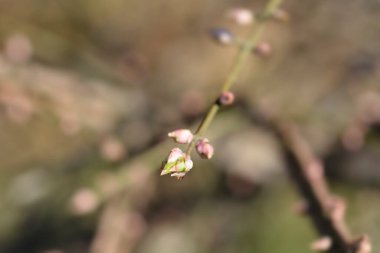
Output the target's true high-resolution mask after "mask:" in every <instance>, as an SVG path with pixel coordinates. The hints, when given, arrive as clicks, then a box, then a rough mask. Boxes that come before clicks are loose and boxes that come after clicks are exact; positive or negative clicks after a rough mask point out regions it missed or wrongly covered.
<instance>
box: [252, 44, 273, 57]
mask: <svg viewBox="0 0 380 253" xmlns="http://www.w3.org/2000/svg"><path fill="white" fill-rule="evenodd" d="M253 52H254V53H255V54H257V55H258V56H262V57H268V56H270V54H271V53H272V47H271V46H270V45H269V43H267V42H261V43H259V44H257V46H256V47H255V48H254V49H253Z"/></svg>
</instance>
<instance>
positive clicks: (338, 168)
mask: <svg viewBox="0 0 380 253" xmlns="http://www.w3.org/2000/svg"><path fill="white" fill-rule="evenodd" d="M264 4H265V1H263V0H238V1H230V0H208V1H204V0H192V1H185V0H155V1H147V0H145V1H143V0H107V1H106V0H65V1H59V0H32V1H31V0H29V1H27V0H17V1H14V0H1V1H0V214H1V215H0V252H3V253H34V252H36V253H83V252H89V253H121V252H123V253H127V252H138V253H151V252H155V253H160V252H165V253H169V252H182V253H187V252H189V253H194V252H199V253H208V252H209V253H211V252H218V253H232V252H240V253H244V252H261V253H266V252H267V253H273V252H292V253H298V252H313V251H312V250H311V249H309V248H310V246H309V245H310V243H311V242H312V241H313V240H314V239H315V238H316V234H315V232H314V230H313V227H312V226H311V224H310V222H309V220H308V219H307V217H302V216H299V215H297V214H296V212H295V208H296V206H297V201H298V200H299V197H298V195H297V193H296V191H295V189H294V187H293V185H292V184H291V182H290V180H289V179H288V176H287V174H286V169H285V166H286V165H285V163H284V160H283V157H282V153H281V150H280V148H279V143H278V141H277V140H276V138H275V137H274V136H273V135H272V134H271V133H270V132H269V131H268V130H267V129H265V128H262V127H260V126H258V125H255V123H254V122H253V121H252V112H253V111H255V109H257V108H259V109H260V110H262V111H263V112H265V113H266V114H268V115H270V116H273V117H276V118H282V119H290V120H293V121H295V122H297V124H299V125H300V127H301V131H302V134H303V135H304V136H305V138H306V139H307V141H308V142H309V143H310V145H311V146H312V148H313V150H314V151H315V152H316V154H317V155H318V156H319V157H321V158H322V159H323V160H324V161H325V164H326V170H327V175H328V180H329V183H330V184H331V187H332V189H333V191H334V192H337V193H338V194H339V195H341V196H342V197H343V198H344V199H346V200H347V202H348V210H347V211H348V217H347V219H348V225H349V227H350V228H351V230H352V231H354V233H355V234H357V235H359V234H362V233H368V234H369V235H370V236H371V238H372V242H373V247H374V249H375V251H376V248H378V247H377V246H380V241H379V240H377V238H380V201H379V199H380V192H379V185H380V170H379V164H380V132H379V129H380V128H379V126H380V125H379V122H380V90H379V88H380V87H379V79H380V46H379V40H380V2H379V1H378V0H368V1H357V0H337V1H311V0H304V1H295V0H285V1H284V4H283V9H284V10H286V11H287V12H288V13H289V15H290V20H289V21H288V22H286V23H280V22H272V23H271V24H269V25H268V26H267V29H266V31H265V34H264V36H263V38H262V41H263V42H268V43H269V44H270V45H271V48H272V50H271V51H272V53H271V55H270V56H268V57H254V56H253V57H252V59H250V60H249V62H248V63H247V66H245V68H244V71H243V73H242V75H241V78H240V81H239V83H237V84H236V85H235V86H234V88H233V89H234V91H235V92H236V93H235V94H236V100H237V103H236V105H235V106H232V107H230V108H228V109H225V110H223V111H222V112H221V113H220V114H219V115H218V116H217V119H216V120H215V121H214V122H213V124H212V126H211V128H210V129H209V131H208V132H207V137H208V138H209V139H210V140H211V142H212V143H213V144H214V145H215V149H216V152H215V156H214V158H213V159H212V160H209V161H201V160H200V159H198V158H195V156H194V158H195V161H194V163H195V166H194V169H193V170H192V171H191V173H190V174H189V175H188V176H186V178H185V179H184V180H182V181H177V180H174V179H173V178H170V177H159V172H158V169H159V167H160V165H161V161H162V160H164V159H165V157H166V155H167V153H168V152H169V150H170V149H171V148H172V147H174V145H175V144H173V143H171V142H169V141H168V140H167V137H166V135H167V132H169V131H171V130H173V129H176V128H180V127H189V126H190V128H191V129H193V130H194V129H195V128H196V123H197V122H198V120H199V119H200V116H201V115H202V113H203V112H204V111H205V110H206V109H207V106H208V105H209V104H210V103H211V102H212V101H214V99H215V97H216V96H217V94H218V89H219V87H220V84H221V83H222V82H223V81H224V79H225V78H226V73H227V72H228V70H229V69H230V67H231V64H232V62H233V59H234V56H235V55H236V53H237V48H235V47H233V46H231V47H228V46H227V47H226V46H220V45H217V44H216V43H214V42H213V41H212V40H210V39H209V37H208V36H207V31H208V30H209V29H210V28H213V27H225V28H228V29H230V30H231V31H232V32H233V33H234V34H235V35H236V36H241V37H244V36H245V35H246V34H247V32H248V31H249V28H247V27H243V26H242V27H240V26H237V25H236V24H234V23H232V22H231V20H229V19H228V18H227V17H226V13H227V12H228V10H229V9H231V8H234V7H245V8H249V9H252V10H253V11H254V12H256V13H257V12H259V11H260V10H261V9H262V7H263V6H264Z"/></svg>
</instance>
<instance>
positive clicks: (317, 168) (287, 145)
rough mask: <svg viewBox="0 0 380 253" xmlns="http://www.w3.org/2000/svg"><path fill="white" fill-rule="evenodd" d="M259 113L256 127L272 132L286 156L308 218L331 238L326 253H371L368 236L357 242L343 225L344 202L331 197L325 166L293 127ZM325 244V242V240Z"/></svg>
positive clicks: (256, 117)
mask: <svg viewBox="0 0 380 253" xmlns="http://www.w3.org/2000/svg"><path fill="white" fill-rule="evenodd" d="M263 115H264V114H262V113H260V112H256V113H253V114H252V113H251V117H252V118H253V119H254V120H255V122H256V123H258V124H259V125H262V126H264V127H266V128H269V129H271V130H272V132H274V133H275V135H276V136H277V137H278V140H279V142H280V144H281V147H282V150H283V151H284V154H285V156H286V161H287V164H288V166H287V168H288V171H289V174H290V176H291V177H292V179H293V181H294V184H295V186H296V188H297V189H298V191H299V192H300V194H301V195H302V196H303V198H304V199H305V205H304V207H305V210H304V211H305V213H306V214H308V215H309V217H310V219H311V220H312V222H313V225H314V227H315V229H316V230H317V232H318V233H319V235H320V236H321V238H328V241H329V243H327V244H325V245H327V246H325V247H324V249H321V248H320V249H319V250H323V251H325V252H328V253H369V252H370V248H371V246H370V243H369V240H368V237H367V236H365V235H364V236H361V237H359V238H357V239H354V238H353V237H352V236H351V235H350V233H349V231H348V229H347V226H346V224H345V222H344V216H345V209H346V204H345V202H344V201H343V200H342V199H341V198H340V197H338V196H336V195H334V194H332V193H331V192H330V190H329V188H328V185H327V183H326V180H325V177H324V168H323V164H322V162H321V161H320V160H319V159H318V158H317V157H316V156H315V155H314V154H313V151H312V149H311V147H310V146H309V144H308V143H307V142H306V140H305V139H304V138H303V137H302V135H301V134H300V131H299V129H298V128H297V126H296V125H295V124H294V123H291V122H284V121H276V120H274V119H267V118H265V117H264V116H263ZM325 241H326V240H325Z"/></svg>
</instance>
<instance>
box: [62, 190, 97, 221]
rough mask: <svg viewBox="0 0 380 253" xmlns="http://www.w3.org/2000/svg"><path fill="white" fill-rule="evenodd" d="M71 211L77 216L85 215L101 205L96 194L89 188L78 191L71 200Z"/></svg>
mask: <svg viewBox="0 0 380 253" xmlns="http://www.w3.org/2000/svg"><path fill="white" fill-rule="evenodd" d="M69 204H70V206H69V207H70V210H71V212H72V213H74V214H76V215H85V214H89V213H91V212H93V211H94V210H95V209H96V208H97V207H98V205H99V199H98V197H97V196H96V194H95V193H94V192H93V191H92V190H90V189H87V188H82V189H80V190H78V191H77V192H76V193H75V194H74V195H73V196H72V198H71V200H70V203H69Z"/></svg>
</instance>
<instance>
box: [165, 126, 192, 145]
mask: <svg viewBox="0 0 380 253" xmlns="http://www.w3.org/2000/svg"><path fill="white" fill-rule="evenodd" d="M168 136H169V137H171V138H173V139H174V140H175V141H176V142H177V143H181V144H188V143H190V142H191V141H192V140H193V134H192V133H191V131H190V130H188V129H178V130H175V131H173V132H170V133H168Z"/></svg>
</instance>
